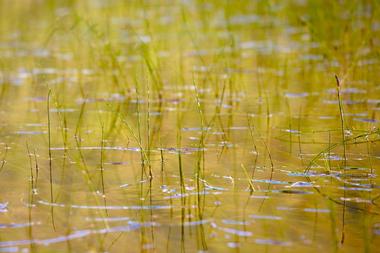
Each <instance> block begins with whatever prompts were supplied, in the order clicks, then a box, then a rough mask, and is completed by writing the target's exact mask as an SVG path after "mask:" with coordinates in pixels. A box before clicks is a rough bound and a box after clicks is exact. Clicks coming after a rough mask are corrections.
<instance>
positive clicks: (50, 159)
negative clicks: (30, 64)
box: [47, 89, 56, 230]
mask: <svg viewBox="0 0 380 253" xmlns="http://www.w3.org/2000/svg"><path fill="white" fill-rule="evenodd" d="M50 96H51V90H50V89H49V91H48V95H47V124H48V155H49V183H50V202H51V203H53V204H54V195H53V168H52V160H53V158H52V154H51V122H50ZM50 212H51V221H52V226H53V229H54V230H56V228H55V221H54V206H53V205H52V206H51V207H50Z"/></svg>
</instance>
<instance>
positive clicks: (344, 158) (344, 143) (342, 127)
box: [335, 75, 347, 244]
mask: <svg viewBox="0 0 380 253" xmlns="http://www.w3.org/2000/svg"><path fill="white" fill-rule="evenodd" d="M335 80H336V91H337V96H338V105H339V118H340V126H341V136H342V144H343V173H344V174H345V172H346V167H347V155H346V135H345V124H344V115H343V105H342V98H341V90H340V89H341V82H340V80H339V77H338V76H337V75H335ZM343 187H344V190H343V196H344V200H343V212H342V235H341V240H340V243H341V244H343V243H344V235H345V234H344V229H345V216H346V183H344V185H343Z"/></svg>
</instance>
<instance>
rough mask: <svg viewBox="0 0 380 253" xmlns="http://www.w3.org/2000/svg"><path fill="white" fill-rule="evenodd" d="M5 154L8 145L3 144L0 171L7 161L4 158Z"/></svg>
mask: <svg viewBox="0 0 380 253" xmlns="http://www.w3.org/2000/svg"><path fill="white" fill-rule="evenodd" d="M7 154H8V145H7V144H5V146H4V152H3V157H2V159H1V165H0V173H1V172H2V171H3V169H4V166H5V164H6V162H7V160H6V158H7Z"/></svg>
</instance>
